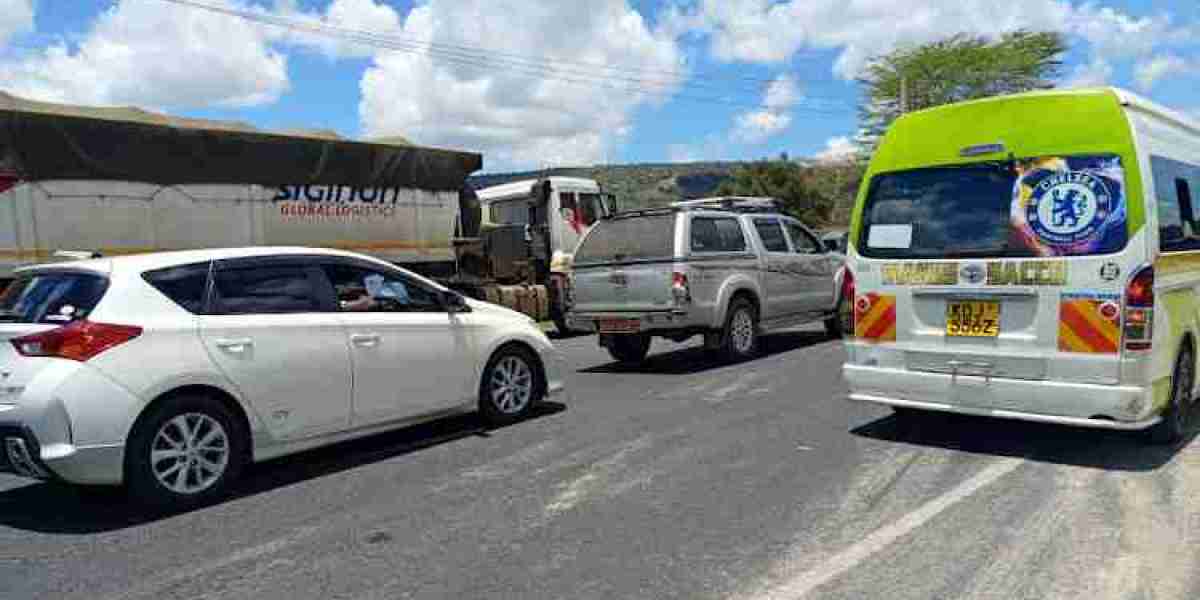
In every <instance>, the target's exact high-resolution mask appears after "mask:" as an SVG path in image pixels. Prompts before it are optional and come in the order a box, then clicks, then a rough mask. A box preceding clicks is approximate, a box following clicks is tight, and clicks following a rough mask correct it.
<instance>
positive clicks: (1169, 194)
mask: <svg viewBox="0 0 1200 600" xmlns="http://www.w3.org/2000/svg"><path fill="white" fill-rule="evenodd" d="M1150 162H1151V166H1152V167H1153V172H1154V181H1155V187H1156V188H1157V189H1156V190H1155V195H1156V196H1157V203H1156V206H1157V208H1158V243H1159V247H1160V248H1161V249H1163V250H1165V251H1168V252H1171V251H1180V250H1196V249H1200V215H1198V214H1197V212H1198V210H1197V209H1198V208H1200V207H1197V206H1195V204H1194V201H1195V198H1193V191H1192V188H1193V185H1192V184H1193V182H1196V183H1200V166H1194V165H1190V164H1186V163H1182V162H1179V161H1175V160H1171V159H1168V158H1163V157H1161V156H1152V157H1151V159H1150Z"/></svg>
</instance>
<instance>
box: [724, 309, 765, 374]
mask: <svg viewBox="0 0 1200 600" xmlns="http://www.w3.org/2000/svg"><path fill="white" fill-rule="evenodd" d="M758 337H759V336H758V311H757V310H756V309H755V308H754V305H753V304H751V303H750V301H749V300H747V299H746V298H744V297H737V298H734V299H733V302H731V303H730V304H729V311H728V312H727V314H726V315H725V330H724V332H723V333H722V335H721V357H722V358H723V359H725V360H726V361H728V362H739V361H743V360H748V359H751V358H754V356H755V355H757V354H758V350H759V339H758Z"/></svg>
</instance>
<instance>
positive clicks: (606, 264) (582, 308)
mask: <svg viewBox="0 0 1200 600" xmlns="http://www.w3.org/2000/svg"><path fill="white" fill-rule="evenodd" d="M675 230H676V214H675V213H674V212H664V213H652V214H640V215H636V216H629V217H618V218H614V219H606V220H603V221H600V222H598V223H596V225H595V227H593V228H592V230H591V231H590V232H588V234H587V237H585V238H584V239H583V241H582V242H580V244H579V248H577V249H576V252H575V265H574V279H575V281H574V302H573V306H572V309H573V310H574V311H577V312H579V313H597V312H639V311H662V310H669V309H670V308H672V306H673V303H674V297H673V295H672V292H671V284H672V272H673V270H674V262H675V254H676V253H675V237H676V236H675Z"/></svg>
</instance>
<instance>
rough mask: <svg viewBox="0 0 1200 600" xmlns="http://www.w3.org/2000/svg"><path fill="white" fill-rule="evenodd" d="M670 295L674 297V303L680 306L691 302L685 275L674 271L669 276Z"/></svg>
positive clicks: (690, 292) (690, 293)
mask: <svg viewBox="0 0 1200 600" xmlns="http://www.w3.org/2000/svg"><path fill="white" fill-rule="evenodd" d="M671 293H672V294H674V296H675V302H676V303H678V304H682V303H684V302H691V301H692V291H691V289H689V288H688V278H687V273H680V272H679V271H675V272H674V273H672V274H671Z"/></svg>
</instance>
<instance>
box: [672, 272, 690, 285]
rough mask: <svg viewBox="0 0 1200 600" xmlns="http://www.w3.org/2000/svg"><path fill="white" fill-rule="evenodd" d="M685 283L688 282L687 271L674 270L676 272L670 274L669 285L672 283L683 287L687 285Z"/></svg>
mask: <svg viewBox="0 0 1200 600" xmlns="http://www.w3.org/2000/svg"><path fill="white" fill-rule="evenodd" d="M687 284H688V282H687V273H678V272H676V273H672V274H671V285H673V286H675V287H681V288H685V287H687Z"/></svg>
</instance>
